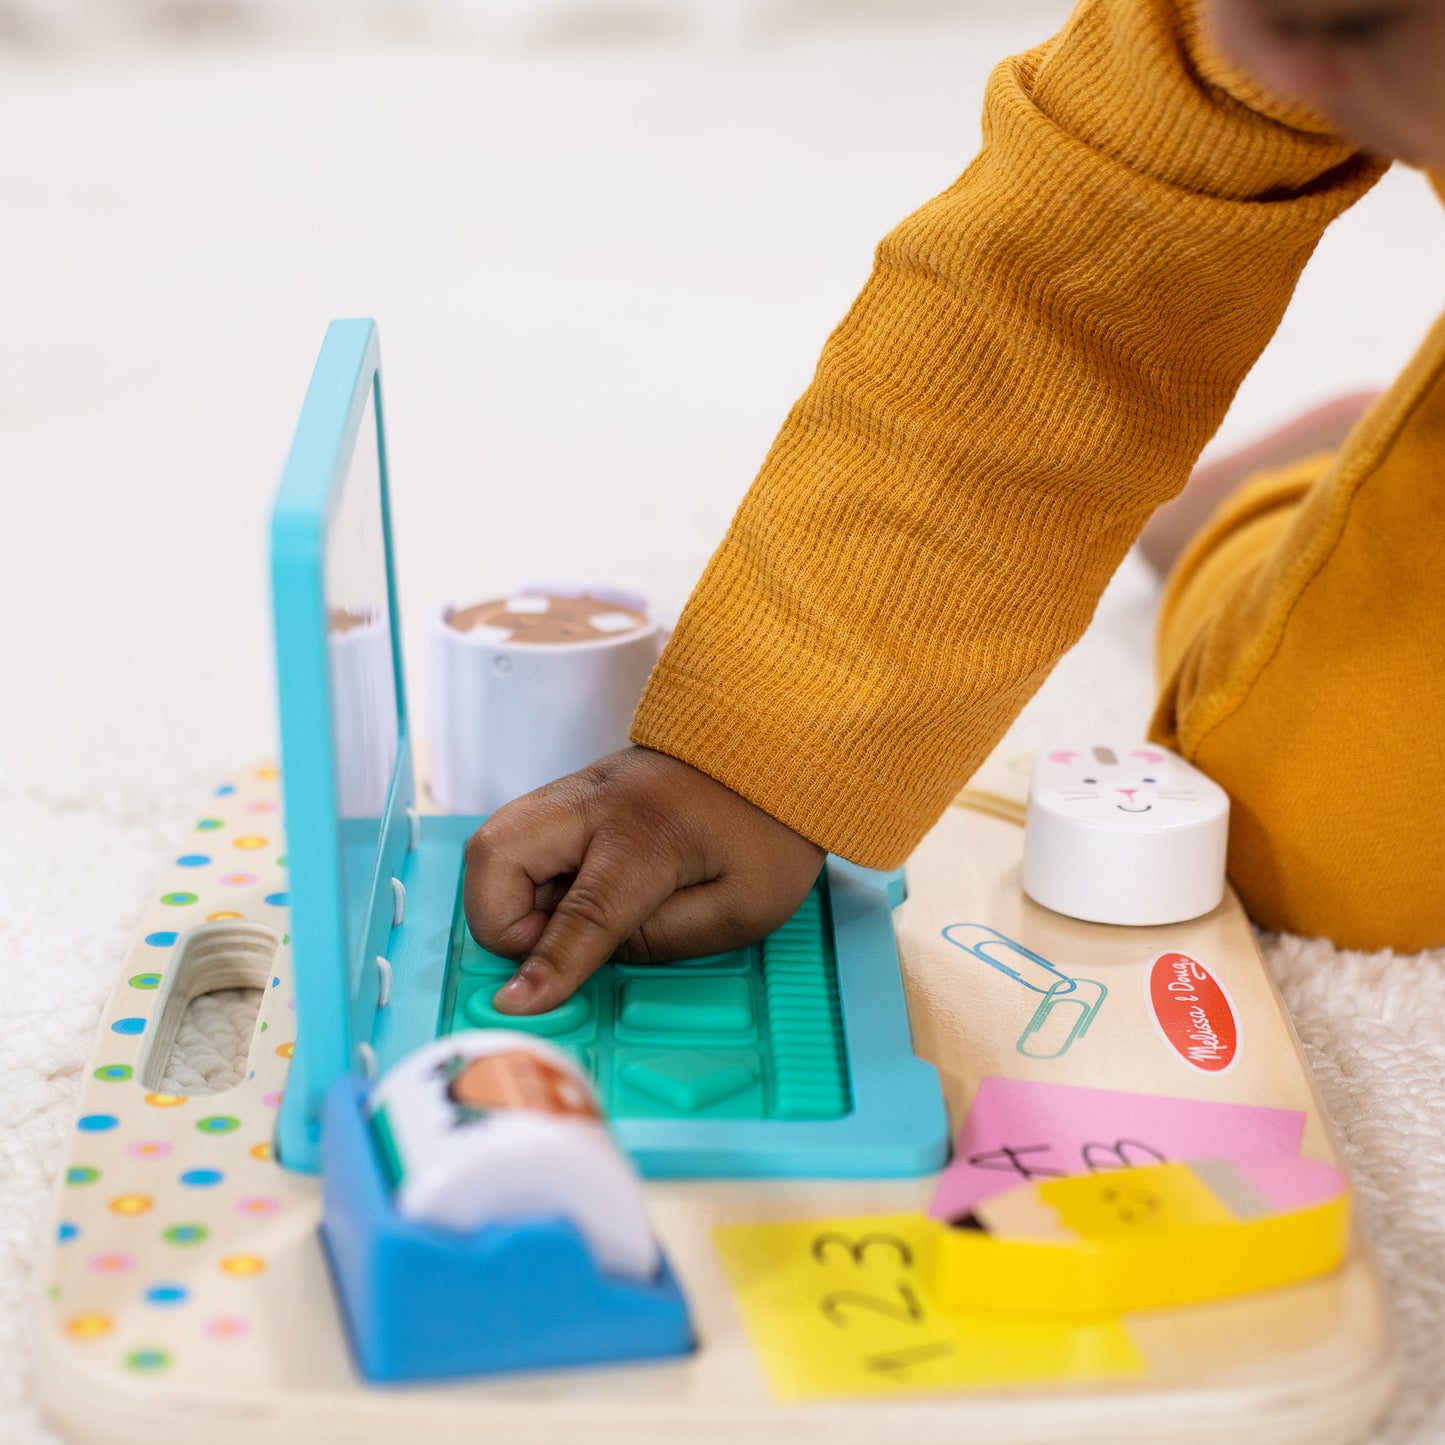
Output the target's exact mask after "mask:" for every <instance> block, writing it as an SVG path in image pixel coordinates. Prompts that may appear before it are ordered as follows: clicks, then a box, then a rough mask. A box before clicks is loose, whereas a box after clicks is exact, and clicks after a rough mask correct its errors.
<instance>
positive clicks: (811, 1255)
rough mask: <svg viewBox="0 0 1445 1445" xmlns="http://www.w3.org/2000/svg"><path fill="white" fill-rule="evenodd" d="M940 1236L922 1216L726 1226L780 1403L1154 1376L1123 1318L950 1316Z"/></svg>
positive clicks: (723, 1237) (744, 1305)
mask: <svg viewBox="0 0 1445 1445" xmlns="http://www.w3.org/2000/svg"><path fill="white" fill-rule="evenodd" d="M941 1229H942V1226H940V1225H939V1224H937V1223H936V1222H935V1221H934V1220H931V1219H928V1218H926V1217H925V1216H924V1215H921V1214H891V1215H878V1216H874V1217H870V1218H861V1219H828V1220H813V1221H808V1222H804V1223H789V1224H747V1225H727V1226H723V1227H720V1228H717V1229H715V1230H714V1231H713V1237H714V1240H715V1241H716V1243H717V1247H718V1252H719V1254H720V1255H721V1257H722V1261H723V1266H724V1268H725V1269H726V1271H727V1275H728V1280H729V1282H730V1283H731V1285H732V1288H733V1292H734V1294H735V1295H736V1297H737V1300H738V1305H739V1308H740V1309H741V1311H742V1315H743V1319H744V1321H745V1323H746V1324H747V1327H748V1333H749V1334H750V1335H751V1337H752V1341H753V1345H754V1347H755V1348H756V1350H757V1352H758V1357H759V1359H760V1360H761V1362H762V1366H763V1371H764V1373H765V1374H766V1376H767V1379H768V1385H769V1387H770V1388H771V1390H772V1392H773V1394H774V1395H775V1396H777V1397H778V1398H779V1399H783V1400H805V1399H816V1398H826V1397H837V1396H840V1395H898V1394H910V1393H919V1392H936V1391H947V1390H958V1389H962V1388H967V1387H981V1386H989V1385H1019V1384H1030V1383H1043V1382H1046V1381H1057V1380H1101V1379H1112V1378H1116V1377H1119V1376H1127V1375H1136V1374H1139V1373H1141V1372H1142V1371H1143V1361H1142V1360H1141V1359H1140V1357H1139V1354H1138V1352H1137V1351H1136V1350H1135V1348H1134V1345H1133V1342H1132V1341H1131V1340H1130V1338H1129V1336H1128V1334H1127V1333H1126V1332H1125V1330H1124V1327H1123V1326H1122V1325H1121V1324H1120V1323H1119V1322H1118V1321H1117V1320H1101V1321H1094V1320H1091V1321H1086V1322H1082V1323H1081V1322H1078V1321H1073V1322H1067V1321H1059V1320H1036V1319H1026V1318H1021V1317H1019V1316H1005V1315H995V1314H977V1313H972V1314H969V1313H963V1312H960V1311H957V1310H952V1309H944V1308H942V1307H940V1306H939V1305H938V1303H937V1302H936V1300H935V1298H934V1295H933V1291H932V1289H931V1287H930V1282H931V1280H932V1272H933V1255H934V1249H935V1245H936V1241H937V1238H938V1235H939V1233H940V1231H941Z"/></svg>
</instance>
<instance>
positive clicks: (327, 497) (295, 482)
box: [271, 320, 416, 1171]
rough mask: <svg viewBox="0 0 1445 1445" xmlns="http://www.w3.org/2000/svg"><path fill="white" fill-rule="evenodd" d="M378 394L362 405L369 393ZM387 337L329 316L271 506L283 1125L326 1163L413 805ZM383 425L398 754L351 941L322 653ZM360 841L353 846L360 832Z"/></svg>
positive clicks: (292, 1139) (292, 1143)
mask: <svg viewBox="0 0 1445 1445" xmlns="http://www.w3.org/2000/svg"><path fill="white" fill-rule="evenodd" d="M368 402H370V403H371V407H370V411H368V406H367V403H368ZM383 417H384V413H383V409H382V396H381V368H380V347H379V343H378V337H377V329H376V325H375V323H374V322H372V321H370V320H350V321H335V322H332V324H331V326H330V327H329V328H328V330H327V333H326V339H325V342H324V343H323V345H322V348H321V354H320V356H319V357H318V359H317V362H316V369H315V371H314V372H313V374H312V377H311V384H310V387H309V389H308V390H307V393H306V401H305V404H304V406H303V408H302V412H301V419H300V422H299V423H298V425H297V428H296V436H295V440H294V441H293V443H292V446H291V453H290V456H289V458H288V460H287V463H286V470H285V472H284V474H283V476H282V480H281V486H280V489H279V491H278V493H277V497H276V503H275V507H274V509H273V512H272V517H271V568H272V579H271V580H272V596H273V606H274V624H275V639H276V680H277V690H278V711H279V714H280V724H281V778H282V796H283V799H284V805H285V810H286V816H285V826H286V838H287V849H288V868H289V871H290V874H291V932H292V949H293V954H294V960H295V966H294V970H293V972H294V975H295V987H296V1011H297V1039H296V1052H295V1056H294V1058H293V1059H292V1062H291V1070H290V1076H289V1079H288V1082H287V1087H286V1091H285V1095H284V1098H283V1099H282V1104H281V1113H280V1119H279V1123H278V1129H277V1150H278V1157H279V1158H280V1160H281V1162H282V1163H283V1164H285V1165H286V1166H287V1167H289V1168H293V1169H302V1170H307V1171H314V1170H315V1169H316V1168H317V1166H318V1162H319V1160H318V1156H319V1145H320V1138H321V1116H322V1110H323V1105H324V1101H325V1097H326V1093H327V1091H328V1089H329V1088H330V1087H331V1085H332V1084H333V1083H334V1082H335V1081H336V1080H337V1079H338V1078H339V1077H340V1076H341V1075H343V1074H346V1073H358V1074H365V1073H367V1072H368V1060H369V1057H372V1058H374V1056H370V1055H369V1052H368V1051H369V1050H370V1049H371V1046H372V1037H373V1033H374V1030H375V1026H376V1015H377V1010H378V1006H379V1000H380V993H381V986H382V975H381V969H380V968H379V966H378V963H377V960H378V958H379V957H383V956H385V954H386V952H387V943H388V935H389V933H390V930H391V926H392V919H393V904H392V887H391V880H392V878H393V877H396V876H398V875H399V874H400V873H401V871H402V864H403V860H404V857H405V854H406V853H407V851H408V849H409V847H410V846H411V839H412V832H413V825H414V821H415V818H416V809H415V804H416V792H415V779H414V772H413V766H412V746H411V734H410V728H409V726H408V715H407V706H406V688H405V680H404V677H403V672H402V663H401V649H400V636H401V632H400V620H399V617H398V615H397V604H396V585H395V567H394V560H393V556H392V541H391V510H390V506H391V504H390V495H389V490H388V478H387V461H386V441H385V436H386V433H385V425H384V420H383ZM368 418H371V419H372V420H373V421H374V425H375V427H376V454H377V464H378V470H379V482H380V488H379V490H380V506H381V518H380V524H381V540H382V546H383V554H384V561H385V578H386V607H387V610H388V615H389V625H390V630H391V664H392V670H393V674H394V680H395V696H396V713H397V718H396V722H397V748H396V761H395V766H394V768H393V770H392V775H391V779H390V782H389V784H388V785H387V788H386V801H385V805H384V808H383V810H382V814H381V817H380V819H379V820H378V828H377V838H376V846H375V863H374V867H373V869H372V873H371V877H370V880H369V886H368V887H367V893H366V909H365V916H364V922H363V923H362V925H361V927H360V928H359V929H357V930H355V936H354V937H353V938H352V940H351V941H350V943H348V938H347V930H346V916H345V902H346V900H345V897H344V892H343V890H344V886H345V885H344V878H343V871H344V870H343V863H342V852H341V850H342V846H343V839H342V824H341V820H340V817H339V807H338V802H339V798H338V792H339V789H338V781H337V776H336V753H335V742H334V738H335V736H336V734H335V728H334V725H333V724H334V707H335V699H334V697H333V689H332V676H331V672H330V667H329V656H328V626H329V613H328V594H327V578H326V557H327V540H328V537H329V535H330V528H331V526H332V525H333V523H334V522H335V519H336V516H337V512H338V509H339V507H340V504H341V499H342V495H343V491H344V489H345V486H346V483H347V478H348V475H349V472H350V469H351V465H352V460H353V457H354V455H355V453H356V448H357V441H358V436H359V434H360V430H361V427H362V425H363V423H364V422H366V421H367V420H368ZM352 846H353V848H354V847H355V846H356V844H355V840H352Z"/></svg>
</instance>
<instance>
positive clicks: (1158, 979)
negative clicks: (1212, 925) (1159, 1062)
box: [1149, 953, 1239, 1074]
mask: <svg viewBox="0 0 1445 1445" xmlns="http://www.w3.org/2000/svg"><path fill="white" fill-rule="evenodd" d="M1149 1006H1150V1008H1152V1009H1153V1011H1154V1019H1155V1022H1156V1023H1157V1024H1158V1025H1159V1032H1160V1033H1161V1034H1163V1035H1164V1037H1165V1039H1166V1040H1167V1041H1168V1043H1169V1045H1170V1046H1171V1047H1172V1048H1173V1049H1174V1051H1175V1053H1177V1054H1178V1055H1179V1057H1180V1058H1181V1059H1183V1060H1184V1062H1185V1063H1187V1064H1193V1065H1194V1067H1195V1068H1196V1069H1203V1070H1205V1072H1206V1073H1210V1074H1222V1073H1223V1072H1224V1070H1225V1069H1227V1068H1228V1067H1229V1066H1230V1065H1231V1064H1232V1063H1233V1062H1234V1056H1235V1053H1236V1052H1237V1050H1238V1048H1239V1024H1238V1022H1237V1021H1236V1019H1235V1016H1234V1006H1233V1004H1231V1003H1230V1001H1229V995H1228V994H1226V993H1225V991H1224V989H1223V987H1222V986H1221V984H1220V983H1219V980H1218V979H1216V978H1215V977H1214V975H1213V974H1212V973H1210V971H1209V970H1208V969H1207V968H1205V966H1204V965H1203V964H1202V963H1199V962H1198V961H1197V960H1195V959H1192V958H1190V957H1189V955H1188V954H1187V953H1163V954H1160V955H1159V957H1158V958H1156V959H1155V960H1154V966H1153V968H1151V969H1150V970H1149Z"/></svg>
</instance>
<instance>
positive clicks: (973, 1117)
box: [928, 1078, 1305, 1220]
mask: <svg viewBox="0 0 1445 1445" xmlns="http://www.w3.org/2000/svg"><path fill="white" fill-rule="evenodd" d="M1304 1127H1305V1116H1304V1114H1303V1113H1302V1112H1301V1111H1300V1110H1298V1109H1266V1108H1262V1107H1260V1106H1258V1105H1254V1104H1215V1103H1208V1102H1202V1101H1200V1100H1198V1099H1176V1098H1172V1097H1170V1096H1168V1095H1164V1094H1124V1093H1119V1092H1118V1091H1116V1090H1113V1089H1084V1088H1080V1087H1079V1086H1078V1085H1076V1084H1045V1083H1037V1082H1032V1081H1029V1080H1025V1079H996V1078H986V1079H984V1080H983V1082H982V1083H980V1084H979V1086H978V1093H977V1094H976V1095H975V1096H974V1100H973V1107H972V1108H971V1109H970V1110H969V1113H968V1118H967V1119H966V1120H965V1121H964V1125H963V1128H962V1130H960V1132H959V1136H958V1143H957V1146H956V1147H955V1149H954V1158H953V1163H952V1164H950V1165H949V1166H948V1168H947V1169H946V1170H944V1172H943V1176H942V1178H940V1179H939V1181H938V1189H937V1191H936V1192H935V1193H934V1196H933V1202H932V1203H931V1204H930V1205H929V1207H928V1212H929V1213H930V1214H931V1215H932V1216H933V1217H934V1218H935V1219H946V1220H956V1219H962V1218H963V1217H964V1216H965V1215H966V1214H968V1213H969V1212H970V1211H971V1210H972V1209H973V1208H974V1206H975V1205H976V1204H978V1203H979V1201H980V1200H983V1199H987V1198H988V1197H989V1196H990V1195H991V1194H997V1193H999V1192H1000V1191H1002V1190H1004V1189H1011V1188H1013V1187H1014V1186H1015V1185H1016V1184H1023V1183H1027V1182H1028V1181H1029V1180H1031V1179H1051V1178H1058V1177H1059V1176H1061V1175H1065V1174H1084V1173H1089V1172H1091V1171H1092V1172H1098V1171H1101V1170H1105V1169H1121V1168H1125V1167H1128V1166H1130V1165H1136V1164H1161V1163H1164V1162H1166V1161H1169V1160H1175V1159H1210V1158H1224V1157H1228V1156H1232V1155H1271V1154H1272V1155H1287V1156H1292V1155H1296V1154H1298V1153H1299V1145H1300V1138H1301V1136H1302V1135H1303V1133H1304Z"/></svg>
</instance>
